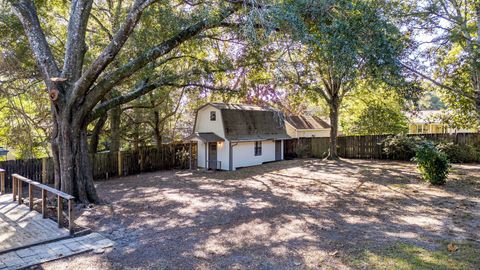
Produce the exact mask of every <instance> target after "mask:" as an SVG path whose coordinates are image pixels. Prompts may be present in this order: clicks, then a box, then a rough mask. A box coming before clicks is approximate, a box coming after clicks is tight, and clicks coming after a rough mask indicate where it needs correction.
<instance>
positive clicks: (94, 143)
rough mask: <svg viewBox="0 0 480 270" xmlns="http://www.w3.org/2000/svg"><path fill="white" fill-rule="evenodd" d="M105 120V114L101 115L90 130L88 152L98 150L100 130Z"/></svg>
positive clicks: (92, 152)
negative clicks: (90, 136)
mask: <svg viewBox="0 0 480 270" xmlns="http://www.w3.org/2000/svg"><path fill="white" fill-rule="evenodd" d="M106 121H107V114H104V115H102V116H101V117H100V118H99V119H98V120H97V123H95V127H94V129H93V131H92V138H91V139H90V150H89V152H90V154H92V155H93V154H95V153H97V152H98V142H99V140H100V132H101V131H102V129H103V126H104V125H105V122H106Z"/></svg>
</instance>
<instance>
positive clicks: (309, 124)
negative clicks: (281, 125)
mask: <svg viewBox="0 0 480 270" xmlns="http://www.w3.org/2000/svg"><path fill="white" fill-rule="evenodd" d="M285 123H286V129H287V134H288V136H290V137H292V138H308V137H329V136H330V124H328V123H327V122H325V121H324V120H322V119H321V118H320V117H317V116H296V115H292V116H287V117H286V118H285Z"/></svg>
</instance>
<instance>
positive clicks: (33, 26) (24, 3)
mask: <svg viewBox="0 0 480 270" xmlns="http://www.w3.org/2000/svg"><path fill="white" fill-rule="evenodd" d="M10 3H11V4H12V7H13V11H14V13H15V15H16V16H17V17H18V19H19V20H20V22H21V23H22V25H23V29H24V31H25V34H26V35H27V37H28V41H29V43H30V47H31V48H32V51H33V55H34V56H35V60H36V62H37V65H38V67H39V69H40V72H41V74H42V76H43V78H44V80H45V83H46V84H47V86H48V85H49V84H50V78H53V77H58V75H59V73H60V70H59V68H58V66H57V63H56V62H55V58H54V57H53V54H52V51H51V50H50V46H49V45H48V43H47V40H46V38H45V33H44V32H43V29H42V27H41V26H40V21H39V19H38V15H37V9H36V8H35V5H34V3H33V2H32V1H31V0H20V1H12V0H10Z"/></svg>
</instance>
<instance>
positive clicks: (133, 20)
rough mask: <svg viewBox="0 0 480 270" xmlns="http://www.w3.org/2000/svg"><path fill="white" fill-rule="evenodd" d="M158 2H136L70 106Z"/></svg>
mask: <svg viewBox="0 0 480 270" xmlns="http://www.w3.org/2000/svg"><path fill="white" fill-rule="evenodd" d="M156 1H157V0H136V1H135V3H134V4H133V6H132V7H131V9H130V12H129V13H128V16H127V18H126V20H125V22H124V24H123V26H122V27H121V28H120V29H119V30H118V31H117V32H116V33H115V36H114V37H113V40H112V41H111V42H110V43H109V44H108V46H107V47H105V49H103V51H102V52H101V53H100V55H99V56H98V57H97V59H96V60H95V61H94V62H93V63H92V64H91V65H90V67H89V68H88V69H87V70H86V71H85V73H84V74H83V75H82V76H81V77H80V79H79V80H78V81H77V82H76V84H75V88H74V90H73V93H72V98H71V100H70V101H69V102H70V105H73V103H74V102H75V101H76V99H77V98H79V97H80V98H81V97H82V96H83V95H84V94H85V93H86V92H87V91H88V89H89V88H90V86H91V85H92V84H93V83H94V81H95V80H96V79H97V78H98V76H99V75H100V74H101V72H102V71H103V70H104V69H105V68H106V67H107V66H108V65H109V64H110V63H111V62H112V61H113V59H115V57H116V56H117V54H118V53H119V52H120V50H121V49H122V47H123V45H124V44H125V42H126V41H127V40H128V38H129V37H130V35H131V33H132V32H133V30H134V29H135V26H136V25H137V23H138V21H139V20H140V17H141V15H142V13H143V11H144V10H145V9H146V8H147V7H148V6H149V5H151V4H153V3H154V2H156Z"/></svg>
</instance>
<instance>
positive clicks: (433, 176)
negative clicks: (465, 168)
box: [414, 142, 450, 185]
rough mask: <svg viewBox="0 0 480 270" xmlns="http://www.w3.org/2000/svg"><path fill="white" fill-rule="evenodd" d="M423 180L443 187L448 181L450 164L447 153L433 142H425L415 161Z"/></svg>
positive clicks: (419, 148)
mask: <svg viewBox="0 0 480 270" xmlns="http://www.w3.org/2000/svg"><path fill="white" fill-rule="evenodd" d="M414 160H415V161H416V162H417V166H418V169H419V170H420V172H421V173H422V176H423V179H424V180H426V181H428V182H430V183H431V184H432V185H443V184H445V182H446V181H447V176H448V171H449V169H450V164H449V162H448V157H447V155H446V154H445V153H442V152H440V151H439V150H438V149H437V148H436V147H435V145H434V144H432V143H431V142H423V143H421V144H420V145H419V147H418V148H417V152H416V154H415V159H414Z"/></svg>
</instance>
